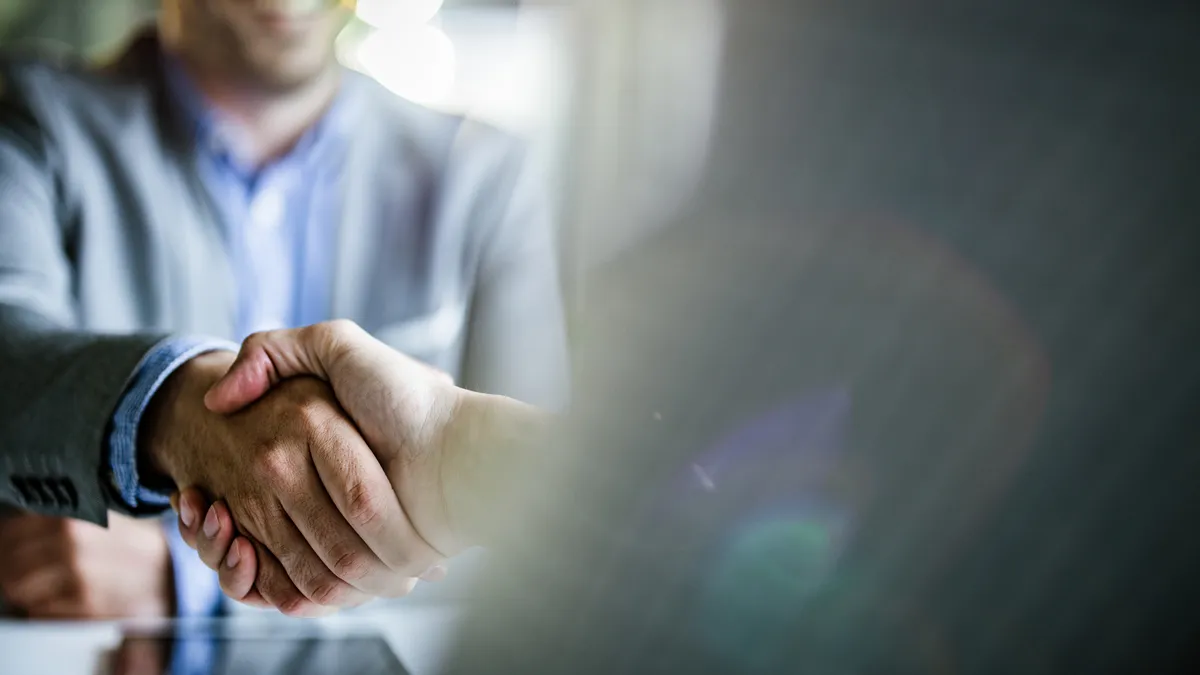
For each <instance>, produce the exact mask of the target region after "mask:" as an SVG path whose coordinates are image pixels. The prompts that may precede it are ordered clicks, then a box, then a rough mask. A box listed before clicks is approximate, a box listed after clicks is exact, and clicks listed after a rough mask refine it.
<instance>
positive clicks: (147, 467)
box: [138, 351, 236, 482]
mask: <svg viewBox="0 0 1200 675" xmlns="http://www.w3.org/2000/svg"><path fill="white" fill-rule="evenodd" d="M234 358H236V355H235V354H233V353H232V352H227V351H211V352H204V353H202V354H199V355H197V356H195V357H193V358H191V359H189V360H188V361H187V362H185V363H184V364H183V365H181V366H179V368H177V369H176V370H175V372H173V373H171V375H170V376H169V377H168V378H167V379H166V380H165V381H164V382H163V384H162V386H161V387H159V389H158V391H157V392H155V393H154V396H153V397H152V398H151V399H150V402H149V404H148V405H147V406H146V411H145V413H144V414H143V416H142V420H141V424H140V425H139V428H138V464H139V473H140V475H142V476H143V482H148V481H152V480H156V479H157V480H159V481H170V480H173V479H174V477H175V475H176V473H177V470H178V466H179V460H180V457H179V456H178V455H179V452H180V451H181V449H182V447H183V446H182V444H181V443H179V440H180V439H181V438H182V437H185V436H186V435H187V420H189V419H194V417H195V415H196V414H197V413H198V412H199V411H201V410H202V409H203V408H204V393H205V392H206V391H207V390H208V388H209V387H210V386H212V385H213V384H214V383H215V382H216V381H217V380H218V379H220V377H221V376H222V375H224V374H225V372H226V371H227V370H229V366H230V365H231V364H232V363H233V360H234Z"/></svg>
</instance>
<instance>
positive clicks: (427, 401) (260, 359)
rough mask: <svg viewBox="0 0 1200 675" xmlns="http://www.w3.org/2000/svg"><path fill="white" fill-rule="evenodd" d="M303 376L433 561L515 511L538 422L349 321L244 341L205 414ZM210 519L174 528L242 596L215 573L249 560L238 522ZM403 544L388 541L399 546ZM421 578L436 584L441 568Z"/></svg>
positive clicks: (238, 587)
mask: <svg viewBox="0 0 1200 675" xmlns="http://www.w3.org/2000/svg"><path fill="white" fill-rule="evenodd" d="M301 375H314V376H316V377H320V378H322V379H325V380H328V381H329V383H330V384H331V385H332V387H333V390H334V393H335V394H336V395H337V397H338V401H339V402H340V403H341V405H342V407H343V408H344V409H345V410H346V411H347V413H348V414H349V415H350V416H351V417H352V418H353V420H354V421H355V422H356V424H357V425H358V428H359V429H360V430H361V431H362V434H363V438H365V439H366V441H367V443H368V444H369V445H370V447H371V448H372V449H373V450H374V451H375V453H376V456H377V457H378V458H379V462H380V464H381V465H382V466H383V468H384V470H385V471H386V473H387V476H388V479H389V481H390V483H391V486H392V487H393V489H394V491H395V495H396V496H397V497H398V499H399V502H400V503H401V505H402V507H403V509H404V513H405V514H406V515H407V516H408V518H409V521H410V522H411V523H412V524H413V527H414V528H415V529H416V532H417V533H418V534H419V535H420V537H421V538H422V539H423V540H425V541H427V542H429V543H430V544H431V545H432V546H433V547H434V548H435V549H437V550H438V551H439V552H440V553H442V554H445V555H447V556H449V555H453V554H455V553H457V552H459V551H461V550H463V549H464V548H466V547H469V546H472V545H476V544H481V543H487V541H488V540H489V539H491V535H492V533H493V531H494V527H493V525H494V523H495V522H496V521H497V520H498V519H499V520H503V519H504V514H506V513H512V512H514V510H515V509H514V508H513V504H512V499H511V497H512V495H513V493H514V492H515V491H519V485H520V483H521V482H522V481H521V479H522V478H523V477H526V476H528V474H529V471H530V468H531V463H536V460H537V457H536V455H533V454H530V452H529V451H528V450H527V449H526V448H527V446H529V445H530V444H531V442H532V441H534V440H535V439H536V436H537V433H538V432H539V431H540V430H541V427H542V426H543V425H544V416H543V415H542V414H541V413H540V412H539V411H537V410H535V409H533V408H531V407H530V406H527V405H524V404H522V403H519V402H517V401H513V400H512V399H507V398H504V397H500V396H488V395H484V394H477V393H474V392H469V391H466V390H463V389H458V388H456V387H454V386H453V384H452V383H451V382H450V381H449V379H448V378H446V377H445V376H444V375H442V374H440V373H438V372H436V371H434V370H432V369H430V368H429V367H427V366H425V365H424V364H421V363H420V362H418V361H415V360H413V359H411V358H409V357H407V356H405V355H403V354H401V353H399V352H396V351H394V350H392V349H391V348H390V347H388V346H387V345H385V344H383V343H381V342H379V341H378V340H375V339H374V338H372V337H371V336H370V335H368V334H367V333H366V332H365V331H363V330H362V329H361V328H359V327H358V326H357V325H355V324H353V323H350V322H346V321H335V322H331V323H326V324H318V325H315V326H309V327H307V328H301V329H296V330H286V331H274V332H270V333H263V334H257V335H254V336H251V337H250V338H249V339H247V341H246V342H245V344H243V346H242V350H241V352H240V354H239V356H238V361H237V363H236V364H235V365H234V366H233V367H232V368H231V369H230V371H229V374H228V375H227V376H226V377H225V378H224V379H223V380H222V381H221V382H220V383H219V384H218V385H216V386H215V387H213V389H212V390H211V391H210V392H209V393H208V395H207V397H206V402H207V404H208V406H209V407H210V408H211V409H212V410H214V411H218V412H224V413H230V412H234V411H237V410H240V409H242V408H243V407H244V406H246V405H248V404H250V403H251V402H253V401H255V400H257V399H258V398H259V397H261V396H263V395H264V394H265V393H266V392H267V391H268V390H270V389H271V388H272V387H284V386H287V384H288V383H287V382H285V381H284V380H286V378H291V377H297V376H301ZM250 409H251V410H252V409H253V406H252V407H251V408H250ZM238 414H240V413H238ZM205 503H206V500H205V499H204V497H203V495H200V494H198V493H196V492H194V491H186V492H185V493H184V494H183V495H182V496H181V497H180V505H181V510H182V508H183V505H184V504H192V505H191V506H189V507H188V508H189V509H191V510H194V509H196V508H198V507H200V506H204V505H205ZM211 513H213V519H214V521H213V522H214V527H213V528H212V529H211V532H212V535H213V536H206V535H205V534H204V533H203V532H198V531H197V530H196V528H197V525H196V524H195V523H194V522H193V523H191V524H188V523H181V530H182V531H183V532H184V533H185V534H184V536H185V538H186V537H189V536H191V537H193V538H195V539H197V540H198V541H199V546H200V547H201V550H202V551H203V550H204V549H205V548H208V549H209V551H210V552H209V553H208V554H206V555H205V556H204V557H205V561H206V562H207V563H208V564H209V566H210V567H212V568H213V569H217V570H218V571H219V572H220V573H221V576H222V582H223V588H226V590H227V592H230V591H232V592H231V593H230V594H231V595H232V596H233V597H235V598H236V597H239V595H238V591H242V590H245V589H247V588H248V585H247V578H246V577H247V576H248V573H247V571H246V570H244V569H242V570H241V571H240V572H238V573H234V571H233V570H232V569H231V568H229V567H228V566H225V565H221V564H220V560H221V556H222V555H224V554H225V553H226V552H227V551H228V552H229V553H234V552H236V553H234V558H235V559H236V560H237V561H238V563H239V564H238V567H239V568H240V566H241V565H243V564H246V563H245V562H244V561H246V560H247V557H248V554H252V553H257V550H255V549H252V548H251V547H250V546H249V543H248V542H245V541H244V540H243V539H242V538H236V539H235V538H234V534H233V527H232V521H237V522H238V523H239V524H240V518H239V517H237V514H234V516H235V517H234V518H233V519H231V522H230V524H229V525H228V527H227V526H226V523H225V518H226V514H227V513H228V512H227V511H226V510H225V507H224V506H223V505H222V504H220V503H217V504H215V505H213V507H212V510H211ZM401 535H403V533H402V532H393V533H392V536H394V537H396V538H397V542H398V543H402V541H403V537H402V536H401ZM429 574H430V575H432V576H434V577H437V576H440V572H439V571H438V570H431V571H430V572H429Z"/></svg>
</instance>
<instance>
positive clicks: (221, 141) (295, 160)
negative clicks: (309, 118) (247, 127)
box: [162, 53, 359, 175]
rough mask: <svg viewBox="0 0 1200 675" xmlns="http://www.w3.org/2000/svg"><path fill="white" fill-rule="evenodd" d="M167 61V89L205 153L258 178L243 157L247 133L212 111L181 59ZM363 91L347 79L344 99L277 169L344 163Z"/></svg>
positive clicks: (341, 97) (341, 90)
mask: <svg viewBox="0 0 1200 675" xmlns="http://www.w3.org/2000/svg"><path fill="white" fill-rule="evenodd" d="M162 58H163V71H164V73H165V78H166V84H167V88H168V90H169V91H170V93H171V94H172V97H173V98H174V100H175V102H176V105H177V106H178V109H179V112H180V113H181V114H182V116H183V119H184V123H185V125H187V127H188V129H189V132H190V133H191V134H192V137H193V139H194V141H195V142H196V145H197V147H198V149H199V150H200V152H203V153H206V154H209V155H211V156H213V157H216V158H218V159H220V160H222V161H224V162H227V163H228V164H230V165H231V166H233V167H234V168H236V169H237V170H238V171H239V172H240V173H243V174H246V175H252V174H255V173H257V171H256V170H254V169H253V168H251V167H250V165H249V163H248V162H246V161H244V160H243V159H241V156H243V155H240V153H239V148H243V147H245V145H246V143H245V141H244V139H242V138H241V136H242V134H243V133H244V132H243V131H242V129H241V128H240V127H239V126H238V125H236V124H234V123H232V122H230V121H228V120H225V119H222V117H221V115H220V113H219V112H218V111H217V110H216V109H215V108H213V107H212V106H211V105H209V103H208V101H206V100H205V98H204V95H203V94H202V93H201V92H200V90H199V89H198V88H197V87H196V84H195V82H193V80H192V78H191V77H190V76H189V75H188V74H187V72H186V70H185V69H184V67H183V64H182V63H181V62H180V61H179V59H178V57H175V56H173V55H170V54H166V53H164V54H163V55H162ZM358 89H359V86H358V81H357V79H356V78H353V77H343V78H342V84H341V86H340V87H339V89H338V94H337V96H336V97H335V98H334V100H333V103H332V104H331V105H330V106H329V109H328V110H326V111H325V114H324V115H322V116H321V118H320V119H319V120H317V123H316V124H314V125H313V126H312V127H311V128H309V130H308V131H307V132H305V134H304V135H303V136H302V137H301V138H300V140H299V141H297V142H296V145H295V146H294V147H293V148H292V149H291V150H289V151H288V152H287V154H285V155H284V156H283V157H281V158H279V159H277V160H275V161H274V162H272V164H273V165H274V164H284V163H287V164H298V165H301V166H303V167H305V168H309V167H314V166H320V165H323V164H328V163H330V162H333V161H336V160H337V159H339V158H340V157H341V156H342V153H343V152H344V151H345V149H346V147H347V146H348V144H349V137H350V131H351V129H352V128H353V118H354V117H355V115H354V114H353V112H352V109H353V108H354V107H355V102H356V101H357V99H358V98H359V92H358Z"/></svg>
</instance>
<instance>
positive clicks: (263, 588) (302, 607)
mask: <svg viewBox="0 0 1200 675" xmlns="http://www.w3.org/2000/svg"><path fill="white" fill-rule="evenodd" d="M249 541H250V543H251V545H252V546H253V548H254V555H255V558H256V559H257V560H258V574H257V575H256V576H255V579H254V587H255V588H256V589H258V592H259V594H260V595H261V597H262V599H263V601H264V602H266V603H267V604H268V605H269V606H271V607H274V608H276V609H278V610H279V611H281V612H283V613H284V614H287V615H288V616H300V617H317V616H325V615H327V614H330V613H332V611H336V610H332V608H328V607H322V606H321V605H318V604H316V603H315V602H313V601H311V600H309V599H308V598H307V597H305V595H304V594H303V593H301V592H300V589H299V588H297V587H296V584H294V583H292V580H291V577H289V576H288V573H287V570H285V569H284V567H283V565H282V564H281V563H280V562H279V560H278V559H276V558H275V556H274V555H272V554H271V552H270V551H268V550H267V548H266V547H265V546H263V545H262V544H261V543H259V542H257V541H254V540H249Z"/></svg>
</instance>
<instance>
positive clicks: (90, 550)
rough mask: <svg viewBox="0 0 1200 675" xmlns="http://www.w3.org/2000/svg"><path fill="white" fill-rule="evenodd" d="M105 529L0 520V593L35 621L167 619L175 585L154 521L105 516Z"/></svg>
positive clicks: (32, 519) (34, 519) (29, 518)
mask: <svg viewBox="0 0 1200 675" xmlns="http://www.w3.org/2000/svg"><path fill="white" fill-rule="evenodd" d="M108 523H109V526H108V529H107V530H106V529H104V528H102V527H99V526H97V525H93V524H91V523H87V522H84V521H82V520H70V519H67V518H46V517H43V516H33V515H19V516H12V517H8V518H3V519H0V551H2V553H0V592H2V594H3V596H4V599H5V600H6V601H7V602H8V603H9V604H11V605H12V606H14V607H15V608H17V609H18V610H20V611H22V612H24V613H25V614H26V615H27V616H28V617H30V618H34V619H123V618H132V617H136V618H149V617H156V618H157V617H166V616H170V615H171V613H172V604H173V599H174V588H173V584H172V576H173V575H172V570H171V556H170V551H169V550H168V548H167V539H166V535H165V534H164V533H163V530H162V526H161V524H160V523H159V522H158V521H156V520H134V519H131V518H126V517H124V516H121V515H118V514H115V513H110V514H109V516H108Z"/></svg>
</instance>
